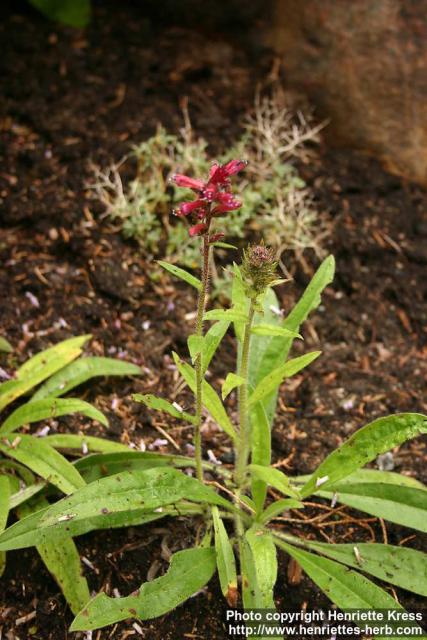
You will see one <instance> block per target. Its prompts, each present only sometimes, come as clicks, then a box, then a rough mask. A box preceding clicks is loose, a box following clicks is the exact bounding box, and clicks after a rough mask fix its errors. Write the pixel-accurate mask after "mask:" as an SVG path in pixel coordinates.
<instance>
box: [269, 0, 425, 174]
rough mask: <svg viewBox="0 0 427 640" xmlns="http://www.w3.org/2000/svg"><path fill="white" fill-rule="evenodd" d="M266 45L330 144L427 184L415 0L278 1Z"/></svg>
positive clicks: (420, 29)
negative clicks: (349, 148) (359, 152)
mask: <svg viewBox="0 0 427 640" xmlns="http://www.w3.org/2000/svg"><path fill="white" fill-rule="evenodd" d="M274 13H275V21H274V23H275V26H274V27H272V28H271V30H270V32H269V35H268V40H269V43H270V44H272V45H273V47H274V48H275V49H276V51H277V52H278V53H279V54H280V56H281V59H282V61H283V68H284V74H285V82H286V85H287V86H289V87H290V88H292V89H297V90H299V91H301V92H303V93H304V94H305V95H306V96H307V97H308V98H309V100H310V101H311V102H312V104H313V105H314V106H315V107H316V113H317V117H318V118H328V119H329V120H330V123H329V125H328V127H327V128H326V129H325V135H326V136H327V138H328V141H329V142H333V143H335V144H337V145H340V146H352V147H355V148H359V149H362V150H365V151H368V152H370V153H371V154H373V155H375V156H376V157H377V158H379V159H380V160H381V161H382V162H383V163H384V164H385V165H386V167H387V168H388V169H389V170H390V171H391V172H393V173H396V174H398V175H400V176H404V177H406V178H408V179H409V180H412V181H416V182H418V183H420V184H423V185H426V184H427V12H426V4H425V2H419V1H418V0H352V1H351V2H337V1H336V0H305V1H304V2H301V1H300V0H275V8H274Z"/></svg>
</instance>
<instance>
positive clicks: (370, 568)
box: [306, 540, 427, 596]
mask: <svg viewBox="0 0 427 640" xmlns="http://www.w3.org/2000/svg"><path fill="white" fill-rule="evenodd" d="M306 544H307V546H308V547H309V548H310V549H311V550H313V551H317V552H318V553H320V554H321V555H323V556H327V557H328V558H332V559H333V560H337V561H338V562H341V563H342V564H346V565H347V566H350V567H354V568H355V569H359V571H363V572H364V573H369V574H371V575H373V576H375V577H376V578H380V580H384V581H385V582H390V583H391V584H394V585H396V587H401V588H402V589H407V590H408V591H412V592H413V593H418V594H419V595H421V596H427V554H425V553H421V551H416V550H415V549H408V548H407V547H395V546H393V545H389V544H372V543H366V542H358V543H356V544H328V543H325V542H311V541H309V540H306Z"/></svg>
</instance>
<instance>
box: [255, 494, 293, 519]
mask: <svg viewBox="0 0 427 640" xmlns="http://www.w3.org/2000/svg"><path fill="white" fill-rule="evenodd" d="M303 508H304V504H303V503H302V502H300V501H299V500H295V499H294V498H286V499H283V500H276V501H275V502H273V503H272V504H270V505H269V506H268V507H267V509H265V511H263V512H262V514H261V516H260V518H259V522H260V523H262V524H266V523H267V522H269V521H270V520H272V519H273V518H276V517H277V516H280V515H282V514H283V512H284V511H288V510H289V509H303Z"/></svg>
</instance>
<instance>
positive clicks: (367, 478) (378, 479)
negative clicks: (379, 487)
mask: <svg viewBox="0 0 427 640" xmlns="http://www.w3.org/2000/svg"><path fill="white" fill-rule="evenodd" d="M356 482H362V483H367V482H373V483H375V484H379V483H381V484H395V485H398V486H400V487H413V488H415V489H423V490H424V491H427V487H426V486H425V485H424V484H423V483H422V482H419V480H416V479H415V478H411V477H410V476H403V475H402V474H400V473H394V472H393V471H377V470H376V469H358V470H357V471H355V472H354V473H352V474H350V475H349V476H346V477H345V478H342V480H340V481H339V483H338V484H339V487H342V486H343V485H345V484H355V483H356Z"/></svg>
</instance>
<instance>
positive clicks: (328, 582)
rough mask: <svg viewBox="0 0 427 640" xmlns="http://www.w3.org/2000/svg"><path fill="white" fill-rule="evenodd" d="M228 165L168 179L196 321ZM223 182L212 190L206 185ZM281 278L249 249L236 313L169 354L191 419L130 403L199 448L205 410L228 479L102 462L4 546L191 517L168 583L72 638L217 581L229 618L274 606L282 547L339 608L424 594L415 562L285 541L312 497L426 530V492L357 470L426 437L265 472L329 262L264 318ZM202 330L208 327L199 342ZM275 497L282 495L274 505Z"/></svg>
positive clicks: (377, 426)
mask: <svg viewBox="0 0 427 640" xmlns="http://www.w3.org/2000/svg"><path fill="white" fill-rule="evenodd" d="M234 162H235V161H233V162H231V163H229V164H227V165H225V166H223V167H221V166H220V167H218V165H215V166H214V167H213V168H212V169H211V172H210V174H209V178H208V179H207V180H198V179H192V178H188V177H187V176H182V175H179V176H175V181H176V184H178V185H181V186H186V187H190V188H191V189H192V190H193V191H194V192H195V193H196V195H195V199H194V200H193V201H191V202H185V203H182V204H181V205H180V209H179V212H178V213H179V214H180V215H182V216H186V217H187V216H189V217H192V218H193V221H192V222H193V223H194V222H196V221H197V222H196V224H193V226H191V227H190V234H191V235H192V236H200V237H201V242H202V245H203V247H204V248H206V246H207V248H208V251H207V252H206V251H203V270H202V280H198V279H197V278H195V276H193V275H191V274H189V273H187V272H186V271H184V270H182V269H180V268H177V267H175V266H173V265H171V266H168V269H169V270H171V271H173V272H174V273H175V275H177V276H178V277H180V278H182V279H183V280H185V281H186V282H188V283H189V284H191V286H193V287H194V288H195V289H196V290H197V291H198V294H199V295H198V301H199V305H198V306H199V310H200V308H201V309H203V310H204V307H205V302H206V295H205V293H206V287H203V280H204V279H205V278H206V265H207V266H209V252H210V250H211V249H212V246H214V245H215V241H214V238H216V237H217V235H218V234H217V233H215V234H213V235H211V234H212V230H211V227H210V225H211V223H212V219H213V218H214V216H213V214H214V212H215V209H216V207H218V206H220V204H221V202H222V201H223V202H224V206H226V205H227V206H229V207H231V208H232V209H234V208H236V207H237V203H236V207H235V206H234V204H235V203H234V200H235V199H234V196H233V195H232V194H231V193H230V192H229V190H228V188H229V184H228V177H229V175H230V174H232V173H235V171H234V169H240V168H241V167H240V166H239V165H238V163H237V164H234ZM219 170H222V173H221V174H219V175H220V180H219V183H221V184H220V186H218V183H215V178H214V176H215V174H216V172H217V171H219ZM220 187H221V188H220ZM222 187H225V189H224V190H223V189H222ZM212 203H214V204H212ZM218 203H220V204H219V205H218ZM220 213H222V212H220ZM230 215H234V213H233V214H230ZM206 256H207V261H206ZM275 271H276V265H275V261H274V252H272V251H271V250H269V249H266V247H265V246H264V245H259V246H256V247H249V249H248V250H247V252H246V254H245V256H244V260H243V264H242V266H241V267H239V266H237V265H234V266H233V274H234V277H233V291H232V302H231V307H230V308H229V309H213V310H210V311H207V312H203V316H202V320H203V322H202V323H201V325H202V326H201V327H200V324H199V322H200V314H198V324H197V326H196V332H195V333H194V334H192V335H190V336H189V339H188V347H189V354H190V361H191V364H190V362H187V361H185V360H183V359H182V358H181V357H180V356H179V355H178V354H174V361H175V364H176V366H177V369H178V371H179V373H180V374H181V376H182V378H183V380H184V381H185V382H186V384H187V385H188V386H189V388H190V389H191V390H192V392H193V393H194V395H195V412H194V413H190V412H184V411H182V410H181V409H180V408H179V405H176V404H175V403H170V402H169V401H168V400H166V399H164V398H157V397H155V396H153V395H151V394H150V395H136V396H135V399H136V400H138V401H140V402H143V403H144V404H145V405H146V406H147V407H149V408H150V409H156V410H159V411H162V412H165V413H167V414H170V415H172V416H173V417H174V418H178V419H182V420H183V421H184V422H187V423H190V424H192V425H194V427H195V433H196V437H200V419H201V418H202V416H201V415H200V410H199V402H201V403H202V405H203V407H204V408H205V410H206V411H207V412H209V414H210V415H211V417H212V418H213V419H214V421H215V422H216V423H217V425H218V426H219V428H221V429H222V430H223V431H224V432H225V433H226V434H227V435H228V436H229V438H230V440H231V442H232V445H233V448H234V451H235V457H236V465H235V468H233V469H231V470H230V469H225V468H223V467H222V466H219V465H213V464H211V463H206V462H205V461H204V460H203V459H201V458H200V455H201V451H200V445H198V447H197V450H196V459H194V458H190V457H185V456H162V455H160V454H153V453H151V452H144V453H142V452H132V451H130V452H129V451H123V452H122V451H120V452H112V453H102V452H101V453H100V454H97V455H94V456H88V457H86V458H83V459H82V460H79V461H78V462H76V464H75V468H76V469H77V470H78V471H79V473H80V474H81V476H82V477H83V478H84V479H85V481H86V482H87V484H86V485H85V486H83V487H82V488H79V489H77V490H76V491H75V492H74V493H73V494H72V495H70V496H68V497H66V498H63V499H62V500H60V501H59V502H57V503H55V504H53V505H51V506H49V507H47V508H44V509H41V510H38V511H36V512H35V513H33V514H32V515H29V516H28V517H26V518H24V519H23V520H22V521H20V522H18V523H16V524H14V525H12V526H11V527H10V528H9V529H6V531H5V532H4V533H3V534H1V535H0V550H3V551H6V550H8V549H19V548H25V547H28V546H32V545H34V544H36V545H37V544H40V543H41V542H43V541H49V542H52V541H53V540H55V539H56V537H57V536H77V535H80V534H82V533H85V532H87V531H90V530H92V529H96V528H105V527H109V526H110V527H111V526H128V525H130V524H132V525H136V524H143V523H144V522H150V521H153V520H157V519H159V518H163V517H165V516H175V515H179V516H181V517H182V516H187V517H188V518H196V522H195V524H196V525H197V530H198V532H199V534H200V530H201V528H202V535H197V536H195V546H194V547H193V548H189V549H186V550H184V551H179V552H177V553H175V554H174V555H173V556H172V558H171V563H170V567H169V570H168V571H167V572H166V573H165V574H164V575H163V576H161V577H159V578H157V579H156V580H154V581H152V582H147V583H145V584H143V585H142V586H141V587H140V589H139V590H138V591H137V592H135V593H133V594H131V595H129V596H125V597H123V598H122V597H121V598H111V597H109V596H108V595H107V594H105V593H101V594H98V595H97V596H96V597H95V598H93V599H92V600H90V601H89V602H88V603H87V604H86V605H85V606H84V608H83V609H82V611H81V612H80V613H79V614H78V615H77V617H76V618H75V620H74V622H73V625H72V627H71V628H72V630H74V631H76V630H89V629H96V628H99V627H102V626H106V625H108V624H111V623H114V622H117V621H119V620H124V619H126V618H129V617H136V618H140V619H142V620H145V619H148V618H152V617H156V616H160V615H163V614H164V613H166V612H167V611H169V610H170V609H172V608H174V607H176V606H177V605H179V604H180V603H182V602H183V601H184V600H185V599H187V598H188V597H189V596H190V595H192V594H193V593H196V592H197V591H198V590H200V589H202V588H203V587H204V586H205V585H206V584H207V582H208V581H209V580H210V578H211V577H212V575H213V574H214V572H215V571H217V572H218V575H219V580H220V584H221V588H222V591H223V593H224V596H225V597H226V598H227V601H228V603H229V604H230V606H235V605H236V603H238V602H239V599H240V598H241V600H242V602H243V606H244V607H245V608H246V609H253V608H256V609H265V608H270V609H271V608H274V606H275V602H274V585H275V582H276V579H277V575H278V571H279V567H278V561H277V548H280V549H282V550H284V551H285V552H286V553H287V554H288V555H290V556H291V557H292V558H293V559H294V560H296V561H297V562H298V563H299V564H300V565H301V567H302V568H303V569H304V571H305V572H306V573H307V575H308V576H309V577H310V578H311V579H312V580H313V581H314V582H315V583H316V584H317V585H318V586H319V587H320V588H321V589H323V590H324V591H325V593H326V594H327V596H328V597H329V598H330V599H331V600H332V602H334V603H335V604H336V605H337V606H338V607H339V608H342V609H354V608H355V609H396V610H398V609H401V606H400V604H399V603H398V602H397V601H396V600H395V598H393V597H392V596H391V595H390V594H389V593H388V592H387V591H385V590H383V589H382V588H381V587H380V586H378V585H377V584H376V583H375V582H373V581H372V580H371V579H370V578H369V577H367V576H374V578H379V579H381V580H383V581H385V582H388V583H390V584H393V585H396V586H398V587H401V588H403V589H406V590H409V591H412V592H414V593H418V594H420V595H424V596H425V595H427V589H426V582H425V575H426V571H427V558H426V556H425V555H424V554H422V553H420V552H419V551H416V550H414V549H410V548H406V547H403V546H393V545H382V544H366V543H364V542H358V541H355V542H354V543H352V544H326V543H323V542H318V541H316V540H309V539H306V538H304V537H301V538H300V537H297V536H295V535H291V534H290V533H289V525H290V524H291V523H292V520H293V518H292V515H291V514H290V513H289V511H290V510H298V509H304V508H305V506H306V505H305V501H306V500H307V498H310V502H312V500H313V498H312V496H314V499H316V497H320V498H322V499H327V500H332V501H333V502H338V503H341V504H344V505H348V506H350V507H353V508H356V509H358V510H360V511H364V512H366V513H369V514H371V515H373V516H375V517H378V518H384V519H388V520H390V521H391V522H396V523H398V524H403V525H404V526H408V527H412V528H413V529H415V530H416V531H422V532H425V531H426V517H425V516H426V512H427V489H426V487H424V486H423V485H422V484H421V483H419V482H417V481H416V480H414V479H412V478H407V477H404V476H401V475H399V474H395V473H390V472H381V471H374V470H370V469H363V467H364V466H365V465H366V464H368V463H369V462H371V461H373V460H375V459H376V457H377V456H378V455H379V454H381V453H384V452H385V451H387V450H389V449H391V448H393V447H396V446H399V445H400V444H402V443H403V442H405V441H406V440H408V439H410V438H413V437H416V436H417V435H419V434H422V433H426V432H427V417H426V416H423V415H421V414H416V413H407V414H397V415H392V416H387V417H383V418H379V419H377V420H374V421H373V422H371V423H370V424H368V425H366V426H365V427H363V428H361V429H359V430H358V431H357V432H356V433H355V434H354V435H353V436H351V437H350V438H349V439H348V440H347V441H346V442H344V443H343V444H342V445H341V446H340V447H339V448H338V449H337V450H336V451H333V452H332V453H331V454H329V455H328V456H327V457H326V458H325V460H324V461H323V462H322V463H321V464H320V465H319V466H318V468H317V469H315V470H314V472H313V473H312V474H310V475H309V476H307V477H295V478H291V477H288V476H287V475H285V474H284V473H282V472H281V471H280V470H279V469H277V468H275V467H274V466H272V460H271V430H272V424H273V418H274V414H275V409H276V404H277V394H278V390H279V388H280V385H281V383H282V382H283V381H284V380H285V379H287V378H289V377H291V376H293V375H295V374H296V373H298V372H299V371H301V370H302V369H304V368H305V367H307V366H308V365H309V364H310V363H311V362H313V361H314V360H315V359H316V358H317V357H318V356H319V355H320V352H318V351H314V352H309V353H304V354H303V355H299V356H296V357H292V358H289V354H290V350H291V348H292V346H293V343H294V340H297V339H300V338H301V335H300V331H301V325H302V324H303V322H304V321H305V320H306V319H307V317H308V315H309V314H310V313H311V312H312V311H313V310H314V309H315V308H316V307H317V306H318V305H319V304H320V300H321V293H322V291H323V289H324V288H325V287H326V286H327V285H328V284H330V282H331V281H332V278H333V275H334V259H333V257H332V256H329V257H327V258H326V259H325V260H324V261H323V262H322V264H321V265H320V267H319V269H318V270H317V272H316V273H315V275H314V277H313V279H312V281H311V282H310V284H309V285H308V287H307V289H306V290H305V292H304V293H303V295H302V297H301V299H300V300H299V301H298V303H297V304H296V305H295V307H294V308H293V309H292V310H291V311H290V313H288V315H287V316H286V318H285V319H282V317H281V315H277V314H275V313H274V312H273V311H272V308H276V307H277V306H278V300H277V298H276V296H275V294H274V291H273V287H274V286H276V285H277V284H279V283H280V282H281V281H279V280H278V279H277V277H276V273H275ZM205 322H212V323H213V324H212V325H211V327H210V328H209V330H208V331H207V332H206V333H204V331H203V325H204V323H205ZM230 326H233V328H234V333H235V335H236V339H237V342H238V347H239V348H238V357H237V364H236V369H235V371H231V372H230V373H229V374H228V375H227V377H226V379H225V381H224V383H223V385H222V390H221V391H222V393H221V395H222V400H221V398H220V396H219V395H218V393H217V392H216V391H215V389H214V388H213V386H212V385H211V384H210V383H209V382H208V381H207V380H206V379H205V373H206V369H207V367H208V366H209V363H210V362H211V360H212V357H213V356H214V355H215V353H216V351H217V349H218V348H219V345H220V343H221V340H222V337H223V336H224V334H225V332H226V331H227V329H228V328H229V327H230ZM234 390H237V392H238V394H239V418H238V422H237V424H235V423H233V421H232V419H231V418H230V416H229V414H228V412H227V410H226V405H225V404H224V401H223V400H224V399H225V398H226V397H227V395H228V394H229V393H231V392H232V391H234ZM76 444H77V443H75V446H76ZM182 467H184V468H187V467H196V470H197V474H196V476H197V477H190V476H189V475H187V474H186V473H185V472H183V471H181V470H180V468H182ZM270 488H273V489H274V490H275V492H278V493H279V494H281V495H282V496H283V497H281V498H279V499H275V500H274V501H271V500H270V497H269V489H270ZM331 511H332V510H331ZM238 574H240V576H241V581H240V584H241V594H240V593H239V580H238ZM253 637H256V635H255V636H253ZM269 637H271V636H269Z"/></svg>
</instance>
